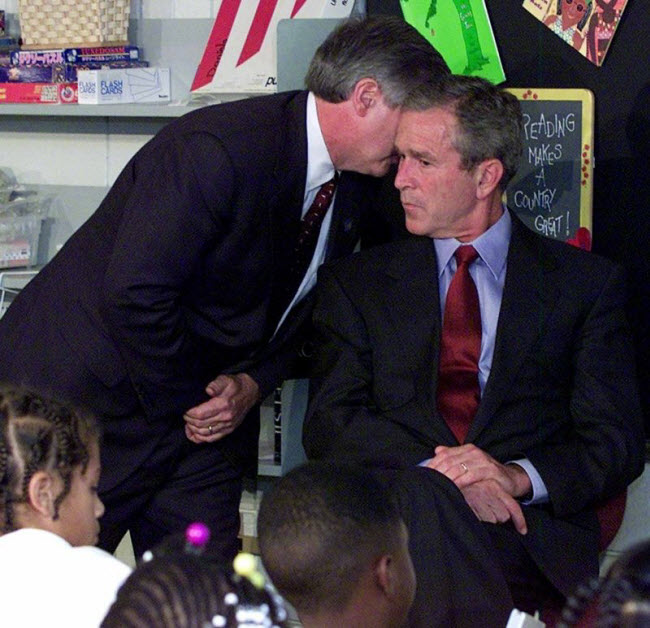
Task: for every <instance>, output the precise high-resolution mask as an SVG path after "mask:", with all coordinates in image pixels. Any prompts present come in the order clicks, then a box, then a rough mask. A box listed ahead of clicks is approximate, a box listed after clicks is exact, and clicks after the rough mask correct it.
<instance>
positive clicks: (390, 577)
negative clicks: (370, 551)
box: [375, 554, 397, 598]
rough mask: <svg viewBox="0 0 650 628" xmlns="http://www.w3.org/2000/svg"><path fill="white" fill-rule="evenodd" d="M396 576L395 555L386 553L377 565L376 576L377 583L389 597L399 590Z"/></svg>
mask: <svg viewBox="0 0 650 628" xmlns="http://www.w3.org/2000/svg"><path fill="white" fill-rule="evenodd" d="M395 576H396V574H395V568H394V566H393V557H392V556H391V555H390V554H384V555H383V556H382V557H381V558H380V559H379V561H378V562H377V565H376V566H375V578H376V582H377V585H378V586H379V588H380V589H381V590H382V591H383V593H384V595H385V596H386V597H388V598H391V597H393V596H394V595H395V591H396V590H397V583H396V582H395Z"/></svg>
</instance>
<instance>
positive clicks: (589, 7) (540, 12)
mask: <svg viewBox="0 0 650 628" xmlns="http://www.w3.org/2000/svg"><path fill="white" fill-rule="evenodd" d="M522 6H523V7H524V9H526V10H527V11H528V12H529V13H530V14H531V15H533V16H535V17H536V18H537V19H538V20H539V21H540V22H542V23H543V24H544V25H545V26H547V27H548V28H549V29H550V30H551V32H553V33H555V34H556V35H557V36H558V37H560V38H561V39H562V40H563V41H564V42H566V43H567V44H569V46H571V47H572V48H574V49H575V50H577V51H578V52H579V53H580V54H581V55H583V56H584V57H586V59H587V60H589V61H591V63H593V64H594V65H597V66H601V65H602V64H603V62H604V61H605V56H606V55H607V52H608V50H609V48H610V46H611V43H612V39H613V38H614V33H615V32H616V29H617V28H618V25H619V23H620V21H621V17H622V15H623V11H624V10H625V7H626V6H627V0H593V2H576V3H573V2H567V0H524V1H523V5H522Z"/></svg>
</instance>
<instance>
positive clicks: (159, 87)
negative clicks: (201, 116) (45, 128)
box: [77, 67, 171, 105]
mask: <svg viewBox="0 0 650 628" xmlns="http://www.w3.org/2000/svg"><path fill="white" fill-rule="evenodd" d="M77 82H78V88H79V89H78V93H79V96H78V98H79V104H91V105H104V104H122V103H152V102H158V103H168V102H169V101H170V100H171V92H170V80H169V68H157V67H153V68H116V69H103V70H80V71H79V72H78V73H77Z"/></svg>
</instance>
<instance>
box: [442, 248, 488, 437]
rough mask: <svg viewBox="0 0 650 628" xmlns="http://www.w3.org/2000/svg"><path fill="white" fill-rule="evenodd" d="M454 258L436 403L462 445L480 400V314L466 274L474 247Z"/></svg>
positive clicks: (475, 292)
mask: <svg viewBox="0 0 650 628" xmlns="http://www.w3.org/2000/svg"><path fill="white" fill-rule="evenodd" d="M454 256H455V257H456V262H457V264H458V267H457V269H456V273H455V274H454V276H453V278H452V280H451V283H450V284H449V290H448V292H447V300H446V302H445V315H444V319H443V323H442V334H441V339H440V369H439V376H438V394H437V400H438V410H439V411H440V413H441V414H442V416H443V417H444V419H445V421H447V424H448V425H449V427H450V428H451V431H452V432H453V433H454V435H455V436H456V438H457V439H458V442H459V443H461V444H462V443H463V442H464V441H465V437H466V436H467V432H468V430H469V426H470V425H471V423H472V420H473V419H474V415H475V414H476V410H477V408H478V404H479V402H480V399H481V391H480V386H479V381H478V361H479V356H480V353H481V312H480V309H479V301H478V292H477V291H476V285H475V284H474V280H473V279H472V277H471V275H470V274H469V267H470V264H471V263H472V262H473V261H474V260H475V259H476V258H477V257H478V253H477V252H476V250H475V249H474V247H473V246H471V245H465V246H459V247H458V248H457V249H456V252H455V253H454Z"/></svg>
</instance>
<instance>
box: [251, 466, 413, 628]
mask: <svg viewBox="0 0 650 628" xmlns="http://www.w3.org/2000/svg"><path fill="white" fill-rule="evenodd" d="M257 535H258V541H259V546H260V554H261V557H262V563H263V564H264V567H265V568H266V571H267V572H268V574H269V576H270V578H271V581H272V582H273V584H274V585H275V586H276V587H277V589H278V591H279V592H280V594H281V595H282V596H283V597H285V598H286V600H287V601H288V602H290V603H291V604H292V605H293V606H294V607H295V609H296V611H297V612H298V615H299V617H300V619H301V621H302V622H303V624H304V625H305V626H310V625H316V624H322V623H323V622H324V621H325V623H327V620H329V621H330V622H332V621H335V618H338V619H339V620H341V619H342V618H343V617H347V618H348V620H350V619H351V617H353V616H356V617H357V618H359V619H361V618H366V619H368V616H367V614H368V613H374V615H373V617H372V620H373V625H376V626H378V627H379V626H401V625H403V624H404V623H405V621H406V616H407V613H408V610H409V608H410V606H411V603H412V602H413V596H414V593H415V574H414V571H413V564H412V562H411V557H410V555H409V551H408V533H407V531H406V526H405V525H404V522H403V521H402V519H401V517H400V515H399V513H398V511H397V508H396V506H395V505H394V503H393V502H392V500H391V499H390V497H389V495H388V494H387V493H386V491H385V489H384V487H383V486H382V485H381V484H380V483H379V482H378V481H377V480H376V479H375V478H374V476H373V475H372V474H371V473H370V472H369V471H367V470H364V469H361V468H358V467H352V466H348V465H338V464H328V463H317V462H310V463H307V464H305V465H303V466H301V467H298V468H296V469H293V470H292V471H290V472H289V473H288V474H286V475H285V476H284V477H282V478H281V479H280V480H279V481H278V482H277V483H276V484H274V485H273V486H272V488H271V489H270V491H268V492H266V493H265V494H264V497H263V498H262V503H261V505H260V511H259V515H258V519H257Z"/></svg>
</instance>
